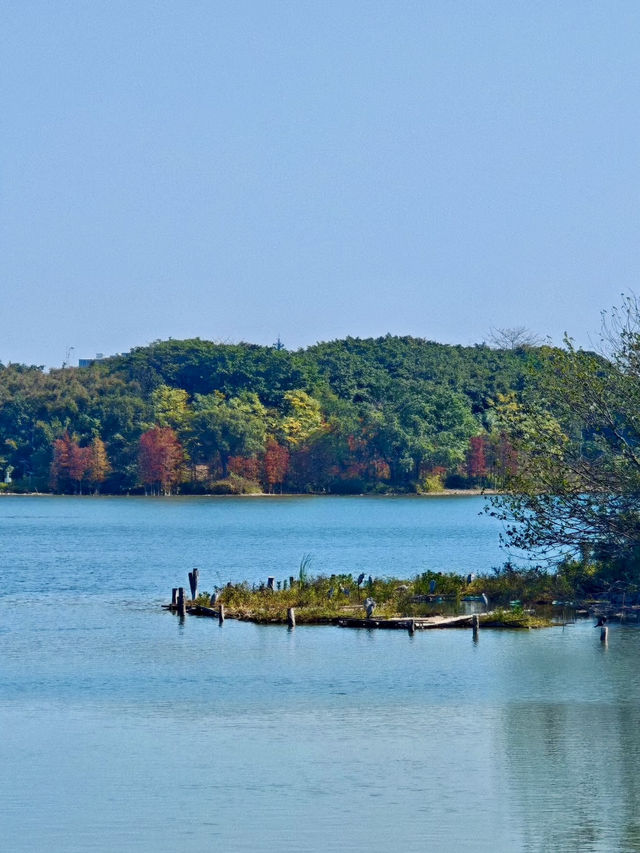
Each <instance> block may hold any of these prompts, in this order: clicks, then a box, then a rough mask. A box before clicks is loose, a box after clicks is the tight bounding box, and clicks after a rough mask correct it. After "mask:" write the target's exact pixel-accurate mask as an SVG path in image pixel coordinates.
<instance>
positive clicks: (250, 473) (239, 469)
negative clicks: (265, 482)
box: [227, 456, 260, 480]
mask: <svg viewBox="0 0 640 853" xmlns="http://www.w3.org/2000/svg"><path fill="white" fill-rule="evenodd" d="M227 470H228V471H229V472H230V473H231V474H237V475H238V477H245V478H246V479H247V480H258V479H260V462H259V460H258V459H256V458H255V457H253V456H230V457H229V461H228V463H227Z"/></svg>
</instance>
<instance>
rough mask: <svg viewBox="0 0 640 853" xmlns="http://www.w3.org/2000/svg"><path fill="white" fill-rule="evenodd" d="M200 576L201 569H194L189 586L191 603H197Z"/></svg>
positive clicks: (190, 574)
mask: <svg viewBox="0 0 640 853" xmlns="http://www.w3.org/2000/svg"><path fill="white" fill-rule="evenodd" d="M199 574H200V570H199V569H194V570H193V571H192V572H189V586H190V587H191V601H195V600H196V598H197V597H198V576H199Z"/></svg>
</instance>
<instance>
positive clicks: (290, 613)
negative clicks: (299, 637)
mask: <svg viewBox="0 0 640 853" xmlns="http://www.w3.org/2000/svg"><path fill="white" fill-rule="evenodd" d="M287 625H288V626H289V627H290V628H295V627H296V611H295V608H294V607H290V608H289V609H288V610H287Z"/></svg>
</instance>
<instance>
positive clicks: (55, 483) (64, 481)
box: [50, 431, 92, 493]
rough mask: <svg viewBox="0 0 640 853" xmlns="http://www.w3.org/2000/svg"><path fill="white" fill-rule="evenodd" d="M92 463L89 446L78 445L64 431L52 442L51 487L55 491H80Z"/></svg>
mask: <svg viewBox="0 0 640 853" xmlns="http://www.w3.org/2000/svg"><path fill="white" fill-rule="evenodd" d="M91 465H92V451H91V447H80V445H79V444H78V442H77V441H74V439H72V438H71V436H70V435H69V433H68V432H66V431H65V433H64V435H63V436H62V438H57V439H56V440H55V441H54V442H53V459H52V461H51V469H50V483H51V487H52V488H53V489H55V490H56V491H74V492H80V493H82V481H83V480H84V479H85V477H86V476H87V474H88V473H89V471H90V470H91Z"/></svg>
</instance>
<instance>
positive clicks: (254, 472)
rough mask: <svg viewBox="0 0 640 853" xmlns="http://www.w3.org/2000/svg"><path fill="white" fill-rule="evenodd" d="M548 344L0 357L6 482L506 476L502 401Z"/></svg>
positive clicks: (401, 482) (194, 344) (123, 488)
mask: <svg viewBox="0 0 640 853" xmlns="http://www.w3.org/2000/svg"><path fill="white" fill-rule="evenodd" d="M541 353H542V350H541V349H540V348H536V347H532V346H529V345H528V344H526V343H522V344H520V343H518V342H517V341H512V346H511V347H510V348H504V349H495V348H492V347H489V346H487V345H479V346H474V347H461V346H447V345H443V344H437V343H433V342H430V341H425V340H422V339H417V338H411V337H392V336H386V337H383V338H377V339H365V340H362V339H358V338H347V339H345V340H341V341H332V342H329V343H321V344H317V345H316V346H312V347H309V348H308V349H305V350H299V351H297V352H290V351H288V350H286V349H284V348H283V347H282V345H281V344H279V343H278V345H276V346H274V347H262V346H256V345H252V344H221V343H213V342H210V341H204V340H200V339H192V340H185V341H176V340H168V341H158V342H156V343H154V344H152V345H150V346H145V347H139V348H136V349H134V350H133V351H132V352H131V353H129V354H127V355H120V356H115V357H111V358H106V359H101V360H97V361H95V362H94V363H92V364H91V365H89V366H87V367H82V368H75V367H64V368H62V369H55V370H50V371H49V372H46V371H44V370H43V369H42V368H40V367H35V366H25V365H19V364H8V365H6V366H0V470H1V471H2V475H1V476H0V478H1V479H2V480H4V483H2V484H1V485H2V487H3V488H4V489H5V490H11V491H54V492H60V493H91V492H98V491H100V492H102V493H109V494H126V493H140V494H142V493H145V494H173V493H176V492H180V493H182V494H198V493H202V494H205V493H209V494H210V493H214V494H215V493H218V494H247V493H257V492H267V493H268V492H288V493H332V494H355V493H386V492H394V493H401V492H429V491H437V490H440V489H442V488H443V487H449V488H471V487H473V488H478V487H485V486H489V487H495V486H497V485H498V486H499V485H500V483H501V480H502V476H503V472H504V470H505V468H508V467H509V466H510V465H511V464H512V462H513V460H512V451H511V448H510V446H509V443H508V441H507V439H506V437H505V434H504V432H503V431H502V430H501V429H500V428H499V427H498V426H497V421H496V408H495V406H496V402H497V401H499V400H500V399H501V398H503V397H505V396H508V395H519V394H520V393H521V392H522V390H523V388H524V387H525V386H526V385H527V384H528V383H529V382H530V381H531V379H530V378H528V377H529V376H530V375H531V371H532V368H533V367H534V365H535V364H536V363H537V362H538V361H539V360H540V357H541Z"/></svg>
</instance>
